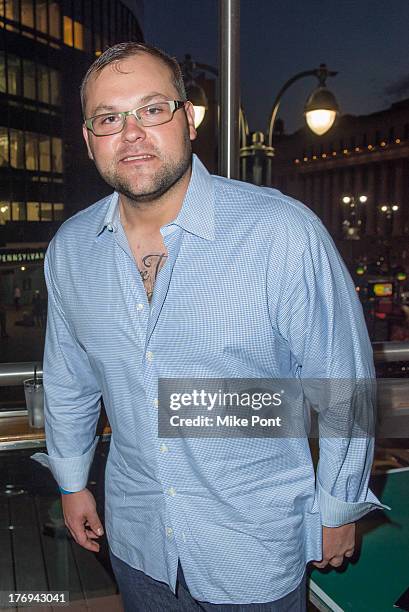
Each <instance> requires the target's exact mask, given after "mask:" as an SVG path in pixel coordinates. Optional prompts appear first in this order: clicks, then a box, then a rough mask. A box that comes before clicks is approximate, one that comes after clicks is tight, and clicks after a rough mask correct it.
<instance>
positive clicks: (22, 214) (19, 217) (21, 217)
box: [11, 202, 26, 221]
mask: <svg viewBox="0 0 409 612" xmlns="http://www.w3.org/2000/svg"><path fill="white" fill-rule="evenodd" d="M11 218H12V219H13V221H25V220H26V205H25V203H24V202H12V203H11Z"/></svg>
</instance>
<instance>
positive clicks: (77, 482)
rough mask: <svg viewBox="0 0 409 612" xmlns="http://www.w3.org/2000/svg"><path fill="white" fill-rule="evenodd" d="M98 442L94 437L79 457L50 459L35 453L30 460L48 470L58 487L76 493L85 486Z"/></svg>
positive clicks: (45, 454)
mask: <svg viewBox="0 0 409 612" xmlns="http://www.w3.org/2000/svg"><path fill="white" fill-rule="evenodd" d="M98 441H99V437H96V438H95V440H94V442H93V443H92V445H91V447H90V449H89V450H88V451H87V452H86V453H84V454H83V455H80V456H79V457H52V456H51V455H47V453H35V454H34V455H31V457H30V459H33V460H34V461H38V463H41V465H43V466H44V467H47V468H49V469H50V470H51V472H52V475H53V476H54V478H55V480H56V481H57V484H58V486H59V487H61V488H63V489H65V490H66V491H71V492H72V493H77V492H78V491H82V489H85V487H86V486H87V481H88V474H89V470H90V468H91V464H92V461H93V459H94V454H95V448H96V446H97V444H98Z"/></svg>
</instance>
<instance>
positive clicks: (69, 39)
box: [64, 15, 74, 47]
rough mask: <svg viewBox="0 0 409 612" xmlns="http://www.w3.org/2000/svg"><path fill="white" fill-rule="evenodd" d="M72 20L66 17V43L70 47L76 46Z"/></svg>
mask: <svg viewBox="0 0 409 612" xmlns="http://www.w3.org/2000/svg"><path fill="white" fill-rule="evenodd" d="M72 30H73V28H72V19H71V17H67V16H66V15H64V43H65V44H66V45H68V46H69V47H73V46H74V36H73V31H72Z"/></svg>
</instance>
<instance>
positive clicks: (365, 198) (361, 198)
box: [359, 195, 368, 204]
mask: <svg viewBox="0 0 409 612" xmlns="http://www.w3.org/2000/svg"><path fill="white" fill-rule="evenodd" d="M359 201H360V202H361V204H365V202H367V201H368V196H366V195H361V196H359Z"/></svg>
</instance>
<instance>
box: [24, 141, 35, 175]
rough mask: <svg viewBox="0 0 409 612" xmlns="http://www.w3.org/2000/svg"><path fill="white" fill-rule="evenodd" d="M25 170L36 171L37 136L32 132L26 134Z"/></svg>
mask: <svg viewBox="0 0 409 612" xmlns="http://www.w3.org/2000/svg"><path fill="white" fill-rule="evenodd" d="M25 137H26V168H27V170H38V136H37V134H33V133H32V132H26V133H25Z"/></svg>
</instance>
